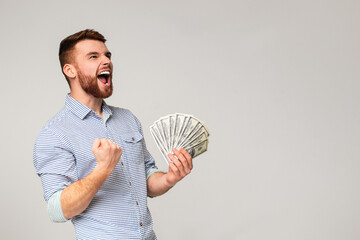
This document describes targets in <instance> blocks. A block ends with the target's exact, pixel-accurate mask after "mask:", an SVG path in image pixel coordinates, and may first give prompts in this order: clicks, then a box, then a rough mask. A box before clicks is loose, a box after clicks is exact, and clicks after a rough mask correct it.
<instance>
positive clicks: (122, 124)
mask: <svg viewBox="0 0 360 240" xmlns="http://www.w3.org/2000/svg"><path fill="white" fill-rule="evenodd" d="M102 112H103V119H102V118H100V117H99V116H98V115H97V114H96V113H95V112H94V111H93V110H91V109H90V108H88V107H86V106H84V105H82V104H81V103H79V102H78V101H76V100H75V99H73V98H71V97H70V95H68V96H67V98H66V103H65V106H64V108H63V109H62V110H61V111H60V112H59V113H58V114H56V115H55V116H54V117H53V118H52V119H51V120H49V121H48V122H47V123H46V125H45V126H44V128H43V129H42V130H41V132H40V134H39V136H38V138H37V140H36V143H35V147H34V165H35V168H36V172H37V174H38V175H39V176H40V177H41V181H42V185H43V189H44V198H45V200H46V201H49V199H52V204H55V206H56V205H59V204H60V201H59V199H60V194H61V191H62V190H63V189H64V188H65V187H66V186H68V185H70V184H71V183H73V182H75V181H78V180H80V179H82V178H84V177H86V176H87V175H88V174H89V173H90V172H91V171H92V170H93V168H94V167H95V166H96V163H97V162H96V159H95V157H94V155H93V153H92V151H91V149H92V144H93V142H94V140H95V138H107V139H110V140H112V141H114V142H115V143H117V144H118V145H119V146H120V147H121V148H122V149H123V154H122V156H121V158H120V161H119V163H118V164H117V166H116V167H115V169H114V170H113V172H112V174H111V175H110V176H109V178H108V179H107V180H106V181H105V183H104V184H103V186H102V187H101V188H100V190H99V191H98V193H97V194H96V195H95V197H94V198H93V200H92V201H91V203H90V205H89V206H88V208H87V209H86V210H85V211H84V212H82V213H81V214H79V215H77V216H75V217H73V218H72V219H71V221H72V223H73V224H74V227H75V232H76V238H77V239H86V240H91V239H97V240H99V239H106V240H111V239H156V236H155V233H154V231H153V226H152V218H151V215H150V212H149V209H148V207H147V190H146V180H147V178H148V177H149V176H150V175H151V174H152V173H154V172H156V171H158V169H157V167H156V166H155V162H154V159H153V158H152V156H151V155H150V153H149V152H148V150H147V149H146V145H145V140H144V138H143V132H142V127H141V124H140V122H139V120H138V119H137V118H136V117H135V116H134V115H133V114H132V113H131V112H130V111H129V110H126V109H122V108H116V107H112V106H108V105H107V104H106V103H105V102H103V105H102ZM54 194H55V195H54ZM53 195H54V196H55V197H52V196H53ZM54 202H55V203H54ZM48 204H49V202H48ZM59 209H60V214H62V211H61V206H60V207H59Z"/></svg>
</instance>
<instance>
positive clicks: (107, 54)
mask: <svg viewBox="0 0 360 240" xmlns="http://www.w3.org/2000/svg"><path fill="white" fill-rule="evenodd" d="M90 55H99V53H98V52H89V53H87V54H86V56H90ZM105 55H106V56H111V52H106V53H105Z"/></svg>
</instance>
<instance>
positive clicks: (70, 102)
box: [65, 93, 112, 120]
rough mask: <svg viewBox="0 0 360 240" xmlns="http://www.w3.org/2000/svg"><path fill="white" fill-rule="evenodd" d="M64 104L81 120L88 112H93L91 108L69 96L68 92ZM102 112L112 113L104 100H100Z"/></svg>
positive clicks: (109, 114)
mask: <svg viewBox="0 0 360 240" xmlns="http://www.w3.org/2000/svg"><path fill="white" fill-rule="evenodd" d="M65 106H66V108H68V109H69V110H70V111H71V112H73V113H74V114H75V115H76V116H78V117H79V118H80V119H81V120H83V119H84V118H85V117H86V116H87V115H88V114H89V113H90V112H93V110H92V109H91V108H88V107H87V106H85V105H83V104H81V103H80V102H78V101H76V100H75V99H73V98H72V97H71V96H70V93H68V94H67V96H66V100H65ZM102 112H103V114H104V113H105V114H106V115H108V116H111V115H112V111H111V109H110V107H109V106H108V105H107V104H106V102H105V101H104V100H103V101H102Z"/></svg>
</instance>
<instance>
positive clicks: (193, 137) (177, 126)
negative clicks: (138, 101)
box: [150, 113, 210, 163]
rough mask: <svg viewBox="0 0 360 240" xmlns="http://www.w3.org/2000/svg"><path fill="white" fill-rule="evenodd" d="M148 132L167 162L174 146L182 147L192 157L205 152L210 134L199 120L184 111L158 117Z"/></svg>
mask: <svg viewBox="0 0 360 240" xmlns="http://www.w3.org/2000/svg"><path fill="white" fill-rule="evenodd" d="M150 133H151V135H152V136H153V139H154V141H155V143H156V145H157V147H158V149H159V151H160V152H161V155H162V156H163V157H164V159H165V160H166V162H167V163H168V162H169V161H171V160H170V159H169V157H168V156H167V155H168V153H173V149H174V148H176V149H180V148H184V149H185V150H186V151H187V152H189V153H190V155H191V156H192V157H193V158H194V157H197V156H199V155H200V154H202V153H204V152H206V151H207V148H208V143H209V136H210V133H209V130H208V129H207V128H206V126H205V125H204V123H203V122H202V121H201V120H199V119H197V118H196V117H194V116H193V115H190V114H184V113H175V114H169V115H167V116H165V117H161V118H159V119H158V120H156V121H155V122H154V124H153V125H151V126H150Z"/></svg>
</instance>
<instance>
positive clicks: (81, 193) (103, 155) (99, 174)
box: [60, 138, 122, 219]
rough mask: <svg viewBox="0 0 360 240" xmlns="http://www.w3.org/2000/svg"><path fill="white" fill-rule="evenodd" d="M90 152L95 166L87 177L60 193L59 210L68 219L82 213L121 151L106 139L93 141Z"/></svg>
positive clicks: (108, 174) (113, 166)
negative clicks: (93, 157)
mask: <svg viewBox="0 0 360 240" xmlns="http://www.w3.org/2000/svg"><path fill="white" fill-rule="evenodd" d="M92 151H93V153H94V155H95V158H96V161H97V165H96V167H95V168H94V169H93V171H92V172H91V173H89V175H87V176H86V177H85V178H83V179H81V180H78V181H76V182H74V183H72V184H71V185H69V186H67V187H66V188H65V189H64V190H63V191H62V193H61V198H60V201H61V208H62V211H63V213H64V216H65V217H66V218H67V219H70V218H72V217H74V216H76V215H78V214H80V213H81V212H83V211H84V210H85V209H86V208H87V207H88V206H89V204H90V202H91V200H92V199H93V198H94V196H95V194H96V193H97V192H98V191H99V189H100V187H101V186H102V185H103V184H104V182H105V181H106V179H107V178H108V177H109V176H110V174H111V173H112V171H113V169H114V168H115V166H116V164H117V163H118V162H119V160H120V157H121V154H122V149H121V148H120V147H119V146H118V145H117V144H116V143H114V142H112V141H110V140H108V139H104V138H103V139H95V141H94V144H93V147H92Z"/></svg>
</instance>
